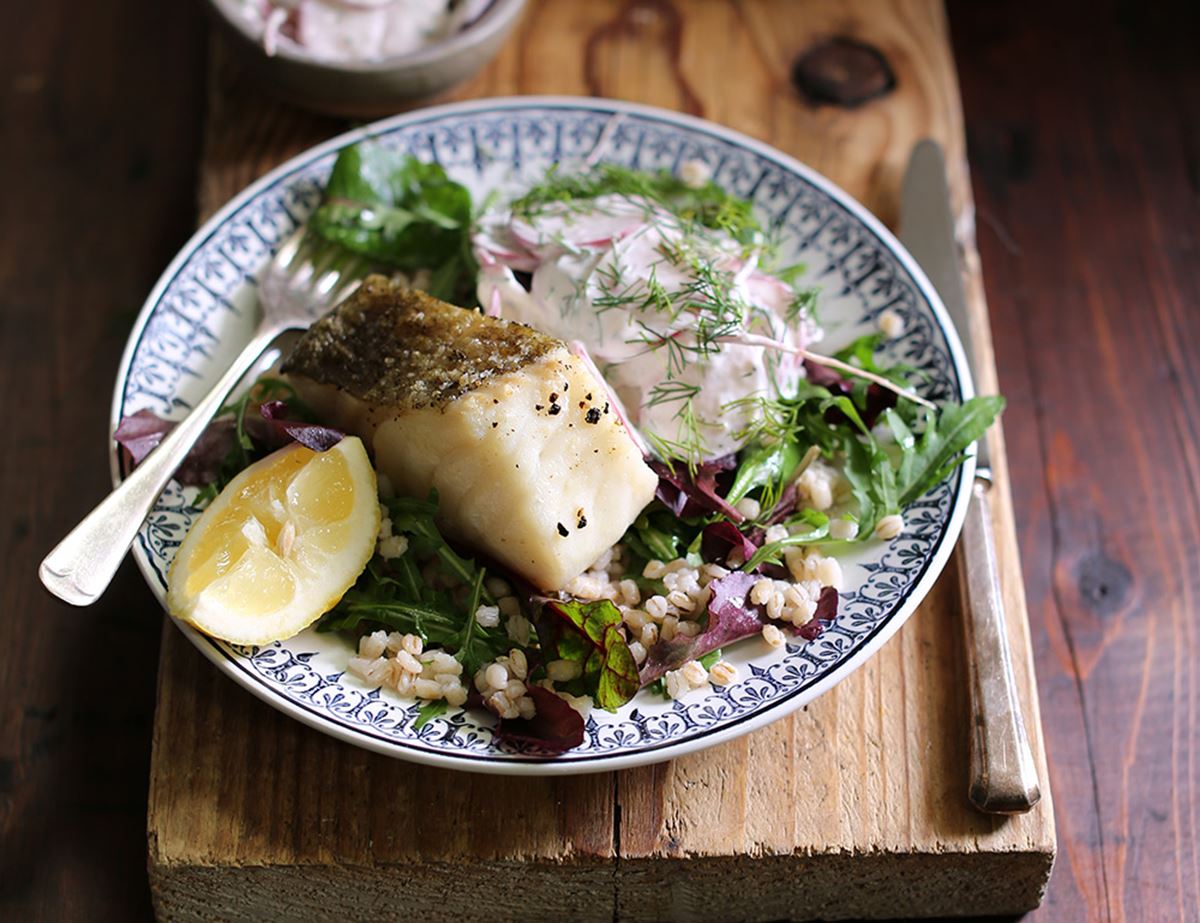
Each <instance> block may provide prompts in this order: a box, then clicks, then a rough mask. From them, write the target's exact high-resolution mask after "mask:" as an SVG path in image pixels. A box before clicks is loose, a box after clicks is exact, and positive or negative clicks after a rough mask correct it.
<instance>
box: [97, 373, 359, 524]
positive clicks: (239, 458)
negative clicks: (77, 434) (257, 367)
mask: <svg viewBox="0 0 1200 923" xmlns="http://www.w3.org/2000/svg"><path fill="white" fill-rule="evenodd" d="M253 407H257V408H258V409H259V413H258V414H253V413H251V412H250V410H251V408H253ZM311 421H312V414H311V412H310V411H309V410H308V408H307V407H305V406H304V404H303V403H302V402H301V401H300V399H299V397H297V395H296V392H295V390H294V389H293V388H292V386H291V385H290V384H288V383H287V382H286V381H284V380H283V379H281V378H271V377H264V378H260V379H259V380H258V381H256V382H255V383H254V384H253V385H252V386H251V387H250V388H249V389H248V390H247V391H246V392H245V393H244V394H243V395H242V396H241V397H239V398H238V399H237V400H235V401H233V402H232V403H230V404H226V405H225V406H224V407H222V408H221V409H220V410H219V411H218V412H217V416H216V418H215V419H214V420H213V421H212V422H211V423H209V425H208V426H207V427H205V430H204V433H203V434H202V435H201V436H200V439H199V440H198V441H197V442H196V444H195V445H194V446H192V449H191V451H190V452H188V454H187V457H186V458H184V460H183V463H182V464H181V465H180V466H179V468H177V469H176V471H175V480H176V481H178V482H179V483H180V484H183V485H184V486H188V487H202V488H204V489H203V490H202V491H201V492H200V494H199V495H198V496H197V498H196V504H197V505H202V504H203V503H204V502H205V501H207V500H211V499H212V498H213V497H215V496H216V495H217V494H218V493H220V492H221V491H222V490H223V489H224V488H225V485H226V484H228V483H229V482H230V481H231V480H233V478H234V476H235V475H237V474H238V472H240V471H241V470H242V469H244V468H246V467H247V466H248V465H250V464H251V463H252V462H255V461H257V460H258V459H260V458H262V457H263V456H265V455H267V454H268V453H269V452H273V451H274V450H275V449H278V448H280V447H282V446H284V445H287V444H288V443H289V442H291V441H296V442H299V443H301V444H302V445H306V446H308V448H310V449H313V450H314V451H317V452H323V451H325V450H326V449H329V448H332V447H333V446H334V445H336V444H337V443H338V442H339V441H340V440H341V438H342V434H341V433H340V432H338V431H337V430H335V429H330V428H328V427H324V426H318V425H316V424H313V423H312V422H311ZM175 426H176V423H175V421H173V420H164V419H162V418H161V417H159V416H157V415H156V414H154V413H153V412H151V411H149V410H139V411H138V412H137V413H135V414H132V415H130V416H128V417H125V418H124V419H122V420H121V422H120V424H119V425H118V426H117V428H116V430H115V431H114V432H113V439H114V440H115V441H116V442H117V444H118V445H120V446H121V448H122V449H123V450H124V452H125V454H126V458H127V459H128V461H129V463H130V464H131V465H133V466H135V467H136V466H137V465H138V464H140V463H141V461H142V460H143V459H144V458H145V457H146V456H147V455H149V454H150V452H151V451H152V450H153V449H154V448H155V447H156V446H158V444H159V443H160V442H162V440H163V438H164V437H165V436H166V435H167V433H169V432H170V431H171V430H173V429H174V428H175Z"/></svg>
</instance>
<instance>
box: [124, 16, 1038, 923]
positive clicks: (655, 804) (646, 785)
mask: <svg viewBox="0 0 1200 923" xmlns="http://www.w3.org/2000/svg"><path fill="white" fill-rule="evenodd" d="M837 37H844V38H849V39H851V40H853V41H854V42H857V43H862V44H863V45H865V46H867V47H868V49H870V50H871V51H870V52H869V53H864V52H862V50H861V48H860V49H858V51H857V52H855V51H854V50H853V49H852V50H851V57H850V58H847V57H846V56H845V54H844V52H845V49H842V50H841V51H840V52H838V53H835V54H832V55H830V54H829V47H828V46H827V45H825V47H824V51H821V50H820V49H821V48H822V46H823V43H827V42H828V41H829V40H831V39H834V38H837ZM814 49H817V50H818V52H817V53H816V54H815V56H810V57H809V58H807V59H806V61H807V64H808V65H809V66H808V67H807V68H802V70H804V71H805V74H804V79H803V85H804V87H805V92H807V94H808V95H807V96H806V95H805V92H802V91H801V90H800V89H798V87H797V84H796V82H795V80H794V77H795V75H796V73H795V72H796V68H795V65H796V62H797V60H798V59H800V58H801V57H802V56H804V55H805V54H806V53H810V54H812V53H813V50H814ZM875 52H877V53H878V58H876V56H875ZM854 55H858V56H857V57H855V56H854ZM864 62H865V63H864ZM872 62H874V63H873V64H872ZM881 63H882V65H883V69H882V70H879V69H878V66H879V65H880V64H881ZM860 64H861V65H863V68H864V69H862V70H860V68H859V65H860ZM543 92H546V93H560V94H578V95H598V96H608V97H615V98H619V99H629V100H635V101H638V102H643V103H650V104H654V105H659V106H665V107H670V108H674V109H679V110H682V111H686V112H690V113H692V114H695V115H700V116H703V117H705V118H709V119H712V120H714V121H717V122H720V123H723V124H726V125H729V126H731V127H733V128H736V129H739V130H741V131H743V132H746V133H747V134H749V135H751V136H753V137H756V138H760V139H762V140H764V141H766V142H768V143H770V144H773V145H775V146H776V147H778V148H780V149H782V150H784V151H786V152H788V153H790V154H793V155H794V156H796V157H798V158H799V159H801V160H803V161H805V162H806V163H808V164H811V165H812V166H813V167H815V168H816V169H818V170H819V171H821V172H822V173H824V174H826V175H827V176H829V177H831V178H832V179H833V180H834V181H835V182H837V183H839V184H840V185H841V186H842V187H843V188H845V189H846V190H848V191H849V192H850V193H851V194H852V195H854V196H856V197H857V198H858V199H860V200H861V201H862V202H864V203H865V204H866V205H867V207H868V208H870V209H872V210H873V211H874V212H875V213H876V214H877V215H879V216H880V217H881V218H882V219H883V220H884V221H885V222H886V223H888V224H889V225H892V226H894V225H895V222H896V218H897V208H898V189H899V183H900V178H901V175H902V172H903V170H904V167H905V164H906V162H907V158H908V156H909V153H910V151H911V149H912V146H913V144H914V143H915V142H916V141H917V140H918V139H920V138H922V137H926V136H929V137H933V138H936V139H937V140H939V141H940V142H941V143H942V144H943V146H944V147H945V149H946V152H947V160H948V162H949V165H950V179H951V185H952V188H953V190H954V196H955V200H956V205H957V209H958V214H959V215H960V217H961V220H960V231H961V243H962V246H963V250H964V253H965V257H966V259H965V264H966V266H967V268H968V280H967V281H968V292H969V295H970V299H971V309H972V324H973V326H974V328H975V329H974V331H973V333H974V336H975V339H976V340H977V342H979V343H981V344H988V345H987V348H988V350H989V360H988V362H987V363H985V365H984V368H983V369H982V372H981V375H980V379H981V380H980V382H979V385H980V388H981V390H983V391H989V390H994V388H995V370H994V367H993V365H992V363H991V361H990V339H989V335H988V321H987V309H986V305H985V303H984V299H983V289H982V285H981V281H980V276H979V269H978V258H977V256H976V253H975V248H974V233H973V213H972V206H971V193H970V187H969V176H968V173H967V168H966V160H965V149H964V139H963V127H962V113H961V108H960V100H959V95H958V87H957V82H956V78H955V71H954V61H953V57H952V53H951V50H950V46H949V40H948V36H947V28H946V22H945V13H944V10H943V8H942V4H941V2H940V0H911V2H892V3H880V2H875V0H859V2H853V3H850V2H836V0H808V2H789V0H775V2H771V0H744V2H728V0H687V2H684V0H675V2H668V0H632V2H619V0H593V2H587V3H580V2H575V0H542V2H531V3H530V4H529V9H528V10H527V12H526V15H525V19H524V22H523V23H522V25H521V27H520V28H519V30H518V32H517V33H516V34H515V35H514V37H513V39H512V40H511V41H510V43H509V44H508V45H507V47H506V48H505V50H504V51H503V52H502V53H501V55H500V56H499V57H498V58H497V59H496V60H495V61H494V62H493V63H492V64H491V65H490V66H489V67H488V68H487V69H486V70H485V71H484V72H483V73H482V74H481V75H480V76H479V77H477V78H476V79H474V80H473V81H471V82H470V83H469V84H467V85H466V86H464V87H462V88H461V89H460V90H459V91H458V92H457V93H455V94H454V97H453V98H472V97H480V96H497V95H509V94H518V93H543ZM819 100H825V101H819ZM344 128H345V125H344V124H343V123H339V122H336V121H334V120H330V119H322V118H318V117H315V116H312V115H308V114H305V113H302V112H300V111H298V110H295V109H292V108H289V107H287V106H284V105H283V104H281V103H277V102H275V101H273V100H272V99H271V98H269V97H267V96H266V95H264V94H263V93H261V92H260V91H258V90H256V89H255V88H254V87H253V86H252V85H250V84H249V82H248V81H247V80H246V79H245V78H243V76H242V75H240V74H239V73H238V72H237V71H236V69H234V68H233V67H230V66H227V65H226V63H225V61H224V59H223V57H222V55H221V54H220V49H218V50H217V53H216V54H215V55H214V67H213V79H212V86H211V93H210V105H209V112H208V127H207V134H206V146H205V150H204V155H203V159H202V165H201V174H200V210H201V212H202V214H205V215H207V214H209V213H211V212H212V211H214V210H215V209H216V208H218V207H219V206H220V205H222V204H223V203H224V202H225V201H226V200H227V199H228V198H229V197H230V196H232V195H233V194H234V193H236V192H237V191H238V190H240V189H241V188H242V187H243V186H245V185H246V184H247V183H249V182H250V181H251V180H253V179H254V178H255V177H257V176H259V175H261V174H262V173H264V172H265V171H267V170H268V169H270V168H271V167H273V166H275V165H277V164H278V163H279V162H280V161H282V160H284V159H285V158H287V157H289V156H291V155H293V154H295V153H297V152H298V151H300V150H302V149H303V148H305V147H307V146H309V145H310V144H313V143H315V142H317V141H320V140H323V139H325V138H327V137H329V136H330V135H332V134H334V133H336V132H338V131H340V130H342V129H344ZM994 438H995V440H996V442H995V444H994V449H996V450H997V451H994V457H996V458H997V460H998V464H997V465H996V466H995V467H996V475H997V486H996V490H995V492H994V497H995V501H994V507H993V509H994V513H995V520H996V521H995V526H996V531H997V541H998V546H999V554H1000V558H1001V565H1002V572H1003V587H1004V593H1005V597H1006V601H1007V604H1008V612H1009V616H1010V619H1009V635H1010V640H1011V642H1012V644H1013V649H1014V655H1015V662H1016V670H1017V677H1018V683H1019V685H1020V689H1021V695H1022V702H1023V705H1024V708H1025V717H1026V721H1027V723H1028V725H1029V729H1030V732H1031V737H1032V743H1033V748H1034V754H1035V758H1036V761H1037V765H1038V767H1039V770H1040V773H1041V779H1042V783H1043V791H1044V792H1046V794H1045V795H1044V797H1043V799H1042V802H1041V804H1040V805H1039V806H1038V807H1037V808H1036V809H1035V810H1034V811H1033V812H1031V813H1030V814H1028V815H1025V816H1022V817H1014V818H996V817H988V816H985V815H982V814H978V813H976V812H975V811H973V810H972V809H971V807H970V806H969V804H968V802H967V795H966V761H967V754H966V741H967V710H966V693H965V674H964V670H963V666H962V659H963V654H962V641H961V629H960V621H959V616H958V612H957V608H958V607H957V599H958V585H957V577H956V574H955V573H954V568H953V566H951V567H950V568H949V569H948V571H947V572H946V573H945V574H944V575H943V577H942V578H941V579H940V580H939V581H938V583H937V585H936V586H935V588H934V590H933V592H932V593H931V594H930V596H929V597H928V599H927V600H926V602H925V603H924V605H923V606H922V607H921V608H920V609H919V610H918V612H917V613H916V614H915V615H914V616H913V617H912V618H911V619H910V620H909V622H908V623H907V624H906V625H905V627H904V628H903V629H902V630H901V631H900V632H899V633H898V635H897V636H896V637H895V638H894V639H893V640H892V641H890V642H889V643H888V644H887V645H886V646H885V647H884V648H883V649H882V650H881V651H880V652H879V653H878V654H877V655H876V656H875V657H874V658H873V659H872V660H871V661H870V662H869V663H868V664H867V665H866V666H865V667H863V668H862V669H860V670H859V671H858V672H857V673H855V674H854V675H853V676H851V677H850V678H849V679H847V680H846V681H844V682H843V683H841V684H840V685H839V686H838V687H837V688H836V689H834V690H833V691H832V692H830V693H829V694H827V695H825V696H824V697H822V698H821V699H819V700H818V701H816V702H814V703H813V704H812V705H810V706H808V707H807V708H805V709H803V710H801V711H799V712H797V713H795V714H794V715H793V716H791V717H789V718H785V719H782V720H780V721H778V722H776V723H774V724H772V725H770V726H769V727H767V728H765V729H763V730H760V731H757V732H755V733H753V734H751V735H748V736H746V737H742V738H740V739H738V740H736V741H733V742H731V743H728V744H726V745H724V746H721V747H719V748H715V749H712V750H709V751H706V752H704V753H700V754H695V755H692V756H689V757H686V758H682V759H678V760H675V761H672V762H668V763H663V764H659V765H656V766H650V767H644V768H639V769H632V770H626V771H622V772H617V773H604V774H597V775H592V776H583V777H570V778H560V779H515V778H504V777H492V776H476V775H468V774H463V773H455V772H448V771H445V770H435V769H430V768H426V767H423V766H416V765H411V764H408V763H403V762H400V761H396V760H391V759H388V758H385V757H381V756H377V755H374V754H371V753H367V752H365V751H362V750H358V749H355V748H353V747H350V746H347V745H345V744H342V743H338V742H336V741H334V740H332V739H330V738H328V737H325V736H323V735H321V734H319V733H317V732H315V731H312V730H310V729H308V728H306V727H304V726H302V725H300V724H299V723H297V722H294V721H292V720H290V719H288V718H285V717H284V716H283V715H281V714H279V713H277V712H275V711H273V710H272V709H270V708H268V707H267V706H265V705H263V704H261V703H260V702H258V701H257V700H256V699H254V698H253V697H251V696H250V695H249V694H248V693H246V692H245V691H243V690H241V689H239V688H238V687H236V686H235V685H234V684H233V683H231V682H230V681H229V680H227V679H225V678H223V677H221V676H220V675H219V674H218V673H217V672H216V670H215V669H214V668H213V667H212V666H210V665H209V664H208V663H207V662H206V661H205V660H204V659H203V658H202V657H201V655H200V654H199V653H197V652H196V651H195V650H193V649H192V648H191V646H190V645H189V644H188V643H187V641H186V640H185V639H184V638H183V636H182V635H181V634H180V633H179V632H178V631H176V630H175V628H174V627H173V626H172V625H171V624H170V623H167V625H166V627H165V629H164V635H163V647H162V659H161V664H160V674H159V691H158V710H157V714H156V719H155V726H154V749H153V757H152V765H151V782H150V807H149V818H148V834H149V867H150V878H151V885H152V888H153V892H154V901H155V907H156V910H157V913H158V915H159V916H160V918H162V919H166V920H211V919H222V920H264V919H287V920H299V919H320V918H324V917H327V916H333V917H337V918H341V919H346V920H359V919H361V920H368V919H381V918H382V919H390V918H401V917H403V918H410V917H411V918H419V919H423V920H428V921H433V920H442V919H446V920H450V919H457V920H462V919H470V918H473V917H475V916H484V915H486V916H487V917H489V918H491V919H518V918H519V919H521V920H523V921H529V920H539V919H544V920H567V919H569V920H592V919H595V920H604V921H610V920H613V919H629V920H664V919H688V920H714V921H716V920H775V919H784V918H787V919H812V918H818V917H819V918H824V919H837V918H847V917H898V916H935V915H936V916H943V915H954V914H964V915H965V914H983V913H987V914H1000V913H1015V912H1019V911H1023V910H1027V909H1030V908H1032V907H1034V906H1035V905H1036V904H1037V903H1038V902H1039V900H1040V898H1041V895H1042V893H1043V891H1044V888H1045V884H1046V881H1047V879H1048V877H1049V874H1050V869H1051V866H1052V863H1053V859H1054V850H1055V837H1054V823H1053V813H1052V809H1051V804H1050V796H1049V792H1048V791H1047V784H1046V780H1047V776H1046V770H1045V761H1044V751H1043V742H1042V735H1041V725H1040V722H1039V720H1038V711H1037V696H1036V689H1035V685H1034V677H1033V672H1032V660H1031V656H1030V644H1029V630H1028V624H1027V621H1026V612H1025V604H1024V593H1023V589H1022V584H1021V574H1020V566H1019V559H1018V555H1017V546H1016V537H1015V531H1014V526H1013V517H1012V506H1011V500H1010V497H1009V487H1008V477H1007V467H1006V464H1005V462H1004V454H1003V444H1002V442H1003V440H1002V435H1001V434H1000V433H999V432H996V433H995V434H994Z"/></svg>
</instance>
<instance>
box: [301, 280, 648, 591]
mask: <svg viewBox="0 0 1200 923" xmlns="http://www.w3.org/2000/svg"><path fill="white" fill-rule="evenodd" d="M283 371H284V373H285V374H286V375H287V376H288V377H289V379H290V380H291V381H292V382H293V384H294V385H295V387H296V389H297V391H298V392H299V394H300V397H301V398H302V399H303V400H304V401H306V402H307V403H308V404H309V406H310V407H312V409H313V410H314V411H315V412H316V413H317V414H318V415H319V417H320V418H321V419H322V420H324V421H327V422H329V423H330V424H331V425H335V426H338V427H340V428H342V429H344V430H345V431H346V432H349V433H352V434H354V435H356V436H359V437H361V438H362V439H363V441H364V442H365V443H366V444H367V445H368V446H370V447H371V448H372V450H373V454H374V458H375V467H376V469H377V470H378V471H379V472H380V473H382V474H384V475H386V476H387V477H388V478H389V479H390V480H391V481H392V483H393V484H394V485H395V487H396V489H397V490H398V491H399V492H401V493H404V494H408V495H410V496H415V497H421V498H424V497H425V496H426V495H427V494H428V493H429V491H430V489H431V488H433V489H436V490H437V492H438V498H439V525H440V526H441V528H442V529H443V530H444V532H445V533H446V534H447V535H448V536H449V537H451V538H455V539H457V540H460V541H463V542H466V543H468V544H470V545H472V546H473V547H475V548H476V549H478V550H480V551H482V552H484V553H485V554H487V555H490V556H491V557H493V558H495V559H496V560H498V561H500V562H501V563H503V564H505V565H507V566H508V567H509V568H511V569H512V570H513V571H515V572H516V573H518V574H520V575H521V576H523V577H525V578H526V579H527V580H529V581H530V582H531V583H533V584H534V585H535V586H537V587H538V588H539V589H542V590H545V591H552V590H556V589H559V588H560V587H562V586H563V584H565V583H566V582H567V581H568V580H570V579H571V578H572V577H575V576H577V575H578V574H580V573H581V572H583V571H584V570H586V569H587V567H588V565H590V564H591V563H592V562H594V561H595V560H596V559H597V558H599V557H600V555H601V554H602V553H603V552H604V551H605V550H606V549H608V548H609V547H610V546H611V545H613V544H614V543H615V542H617V541H618V540H619V539H620V538H621V536H622V535H623V534H624V533H625V530H626V529H627V528H628V527H629V525H630V523H632V522H633V521H634V519H636V518H637V516H638V514H639V513H640V512H641V511H642V509H643V508H644V507H645V506H646V504H647V503H649V502H650V500H651V499H653V497H654V491H655V487H656V485H657V483H658V480H657V477H656V476H655V474H654V473H653V472H652V471H651V470H650V468H649V467H648V466H647V465H646V463H645V461H644V460H643V459H642V455H641V452H640V451H639V449H638V447H637V445H636V444H635V443H634V440H633V438H632V437H631V435H630V434H629V432H628V431H627V430H626V429H625V424H624V422H623V421H622V420H621V419H620V416H619V415H618V414H617V413H615V412H614V411H613V409H612V408H611V407H610V406H609V403H608V392H607V390H606V388H605V386H604V384H603V383H602V382H600V381H597V380H596V378H595V377H594V375H593V374H592V373H591V372H590V370H589V369H588V367H587V366H586V365H585V363H584V362H583V361H581V360H580V359H578V358H577V357H576V356H574V355H572V354H571V353H570V352H569V351H568V349H567V347H566V345H565V344H564V343H563V342H562V341H561V340H556V339H554V338H552V337H548V336H544V335H543V334H540V333H538V332H537V331H535V330H533V329H531V328H529V327H526V326H524V325H522V324H517V323H514V322H512V321H506V320H502V319H500V318H495V317H488V316H486V315H483V314H480V313H479V312H477V311H469V310H466V309H463V308H457V307H454V306H453V305H449V304H446V303H444V302H441V301H438V300H437V299H435V298H432V297H430V296H429V295H426V294H424V293H423V292H417V291H413V290H411V289H407V288H404V287H402V286H398V285H395V284H393V283H391V282H389V281H388V280H387V279H385V278H383V277H382V276H371V277H369V278H368V279H366V280H365V281H364V282H363V284H362V286H361V287H360V288H359V290H358V292H357V293H356V294H355V295H354V296H353V297H352V298H350V299H349V300H348V301H346V302H344V303H343V304H342V305H341V306H339V307H338V308H337V309H336V310H334V311H333V312H331V313H330V314H327V315H326V316H325V317H323V318H321V319H320V320H319V321H317V322H316V323H315V324H314V325H313V326H312V327H311V328H310V329H309V330H308V331H307V332H306V333H305V334H304V336H303V337H302V338H301V339H300V341H299V343H298V344H297V345H296V347H295V349H294V351H293V352H292V354H291V355H290V356H289V357H288V359H287V361H286V362H285V363H284V365H283Z"/></svg>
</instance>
